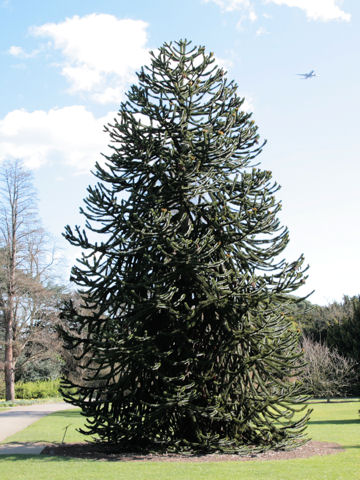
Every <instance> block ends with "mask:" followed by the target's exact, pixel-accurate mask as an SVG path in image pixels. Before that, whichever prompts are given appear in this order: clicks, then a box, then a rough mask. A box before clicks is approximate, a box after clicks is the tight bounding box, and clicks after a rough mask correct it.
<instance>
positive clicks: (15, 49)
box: [7, 45, 40, 58]
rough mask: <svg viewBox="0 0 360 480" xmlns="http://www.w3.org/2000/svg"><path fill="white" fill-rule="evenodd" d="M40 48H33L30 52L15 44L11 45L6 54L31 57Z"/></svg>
mask: <svg viewBox="0 0 360 480" xmlns="http://www.w3.org/2000/svg"><path fill="white" fill-rule="evenodd" d="M39 51H40V50H33V51H32V52H30V53H27V52H25V50H24V49H23V48H21V47H18V46H17V45H12V46H11V47H10V48H9V50H8V52H7V53H8V54H9V55H12V56H13V57H18V58H32V57H35V55H37V54H38V53H39Z"/></svg>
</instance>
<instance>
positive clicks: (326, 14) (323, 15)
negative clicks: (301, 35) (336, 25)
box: [203, 0, 351, 28]
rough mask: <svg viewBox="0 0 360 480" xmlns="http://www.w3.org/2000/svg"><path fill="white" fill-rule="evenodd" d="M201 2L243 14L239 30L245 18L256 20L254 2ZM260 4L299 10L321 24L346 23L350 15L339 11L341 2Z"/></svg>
mask: <svg viewBox="0 0 360 480" xmlns="http://www.w3.org/2000/svg"><path fill="white" fill-rule="evenodd" d="M203 2H205V3H210V2H212V3H215V4H216V5H218V7H220V9H221V10H222V11H223V12H234V11H241V12H243V13H244V15H243V17H242V18H241V19H240V21H239V22H238V25H237V27H238V28H241V25H242V21H243V20H244V18H245V17H246V18H248V19H250V20H251V21H255V20H256V19H257V15H256V13H255V10H254V4H255V0H203ZM262 3H266V4H269V3H274V4H276V5H286V6H287V7H297V8H300V9H301V10H304V11H305V13H306V16H307V17H308V19H309V20H319V21H323V22H328V21H331V20H343V21H347V22H348V21H350V19H351V15H350V14H349V13H346V12H344V11H343V10H342V9H341V5H342V3H343V1H342V0H262ZM265 15H266V14H265Z"/></svg>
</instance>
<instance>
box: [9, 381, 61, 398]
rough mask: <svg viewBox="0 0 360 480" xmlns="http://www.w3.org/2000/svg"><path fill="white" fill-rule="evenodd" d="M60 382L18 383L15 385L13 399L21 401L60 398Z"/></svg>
mask: <svg viewBox="0 0 360 480" xmlns="http://www.w3.org/2000/svg"><path fill="white" fill-rule="evenodd" d="M59 388H60V380H44V381H39V382H24V383H23V382H18V383H16V384H15V397H16V398H22V399H30V398H47V397H61V395H60V393H59Z"/></svg>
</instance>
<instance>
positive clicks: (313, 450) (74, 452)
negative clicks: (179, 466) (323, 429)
mask: <svg viewBox="0 0 360 480" xmlns="http://www.w3.org/2000/svg"><path fill="white" fill-rule="evenodd" d="M343 451H344V448H343V447H342V446H341V445H339V444H337V443H330V442H315V441H310V442H308V443H306V444H305V445H302V446H300V447H298V448H296V449H295V450H289V451H287V450H286V451H284V450H276V451H275V450H269V451H268V452H265V453H259V454H256V455H252V456H240V455H231V454H209V455H180V454H158V455H157V454H138V453H118V452H116V453H112V452H111V451H110V450H109V447H108V446H107V445H106V446H104V445H100V444H87V443H86V444H81V443H75V444H64V445H48V446H47V447H45V448H44V450H43V451H42V452H41V454H42V455H51V456H62V457H77V458H88V459H96V460H107V461H118V462H224V461H225V462H226V461H236V462H239V461H241V462H245V461H250V460H290V459H293V458H307V457H312V456H314V455H332V454H335V453H340V452H343Z"/></svg>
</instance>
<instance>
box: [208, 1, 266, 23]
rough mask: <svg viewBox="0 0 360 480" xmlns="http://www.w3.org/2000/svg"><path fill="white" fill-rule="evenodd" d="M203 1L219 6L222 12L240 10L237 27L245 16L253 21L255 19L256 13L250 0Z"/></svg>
mask: <svg viewBox="0 0 360 480" xmlns="http://www.w3.org/2000/svg"><path fill="white" fill-rule="evenodd" d="M203 2H204V3H210V2H212V3H215V4H216V5H217V6H218V7H220V9H221V11H222V12H235V11H240V12H242V13H243V16H242V18H241V19H240V21H239V22H238V25H237V26H238V27H240V26H241V22H242V21H243V20H244V19H245V18H247V19H249V20H251V21H252V22H254V21H255V20H256V19H257V15H256V13H255V10H254V8H253V2H251V1H250V0H203Z"/></svg>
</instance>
